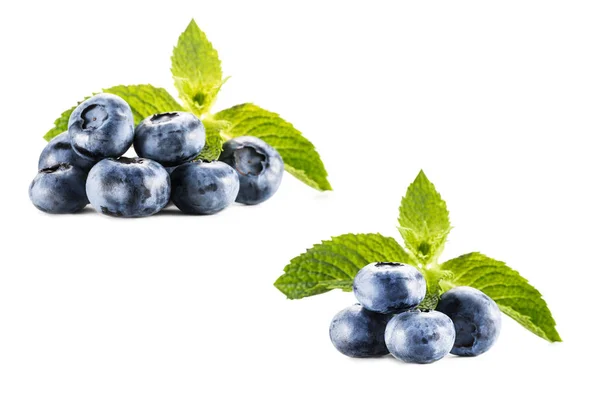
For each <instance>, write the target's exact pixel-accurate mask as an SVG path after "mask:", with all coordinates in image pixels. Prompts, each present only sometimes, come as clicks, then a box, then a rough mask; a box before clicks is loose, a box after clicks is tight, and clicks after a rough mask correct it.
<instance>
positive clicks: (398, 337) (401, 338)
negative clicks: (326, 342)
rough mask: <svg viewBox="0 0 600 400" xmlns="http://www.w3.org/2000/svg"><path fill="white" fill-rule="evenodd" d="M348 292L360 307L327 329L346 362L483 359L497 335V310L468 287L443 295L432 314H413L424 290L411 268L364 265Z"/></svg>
mask: <svg viewBox="0 0 600 400" xmlns="http://www.w3.org/2000/svg"><path fill="white" fill-rule="evenodd" d="M353 289H354V295H355V296H356V298H357V300H358V301H359V302H360V304H355V305H353V306H350V307H348V308H346V309H344V310H342V311H340V312H339V313H338V314H337V315H336V316H335V317H334V318H333V321H331V326H330V327H329V336H330V338H331V342H332V343H333V345H334V346H335V347H336V349H338V350H339V351H340V352H341V353H343V354H345V355H347V356H349V357H377V356H384V355H386V354H388V353H391V354H392V355H393V356H394V357H395V358H397V359H400V360H403V361H405V362H409V363H418V364H429V363H432V362H434V361H438V360H440V359H442V358H443V357H444V356H446V355H447V354H448V353H452V354H455V355H458V356H478V355H480V354H482V353H485V352H486V351H488V350H489V349H490V348H491V347H492V345H493V344H494V343H495V342H496V339H497V338H498V334H499V333H500V320H501V314H500V309H499V308H498V305H496V303H495V302H494V301H493V300H492V299H491V298H489V297H488V296H487V295H485V294H484V293H483V292H481V291H479V290H477V289H474V288H471V287H467V286H457V287H454V288H452V289H450V290H448V291H447V292H445V293H444V294H443V295H442V296H441V298H440V301H439V303H438V305H437V307H436V310H418V309H417V306H418V305H419V303H421V302H422V301H423V299H424V298H425V292H426V290H427V285H426V282H425V278H424V277H423V274H421V272H419V270H417V269H416V268H415V267H412V266H410V265H406V264H400V263H388V262H380V263H372V264H369V265H367V266H366V267H364V268H362V269H361V270H360V271H359V272H358V274H357V275H356V277H355V278H354V283H353Z"/></svg>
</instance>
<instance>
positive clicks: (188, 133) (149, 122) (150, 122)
mask: <svg viewBox="0 0 600 400" xmlns="http://www.w3.org/2000/svg"><path fill="white" fill-rule="evenodd" d="M205 140H206V133H205V131H204V125H203V124H202V121H200V120H199V119H198V117H196V116H195V115H194V114H191V113H187V112H179V111H178V112H169V113H163V114H155V115H152V116H150V117H148V118H146V119H144V120H143V121H142V122H140V124H139V125H138V126H137V127H136V128H135V138H134V140H133V147H134V148H135V151H136V153H137V154H138V156H140V157H145V158H149V159H151V160H154V161H158V162H159V163H161V164H162V165H164V166H165V167H173V166H176V165H179V164H183V163H184V162H186V161H191V160H193V159H194V158H196V157H198V154H200V152H201V151H202V149H203V148H204V142H205Z"/></svg>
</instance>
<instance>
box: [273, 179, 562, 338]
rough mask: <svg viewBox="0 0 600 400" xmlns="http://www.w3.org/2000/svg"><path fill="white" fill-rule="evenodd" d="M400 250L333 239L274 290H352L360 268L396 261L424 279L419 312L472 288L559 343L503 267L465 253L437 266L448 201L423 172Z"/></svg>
mask: <svg viewBox="0 0 600 400" xmlns="http://www.w3.org/2000/svg"><path fill="white" fill-rule="evenodd" d="M398 222H399V225H400V226H399V231H400V235H401V236H402V238H403V242H404V245H401V244H400V243H398V242H397V241H396V240H395V239H393V238H390V237H385V236H382V235H380V234H374V233H371V234H346V235H341V236H336V237H333V238H332V239H331V240H327V241H324V242H322V243H320V244H317V245H315V246H313V247H312V248H310V249H308V250H307V251H306V252H305V253H303V254H301V255H299V256H298V257H296V258H294V259H292V260H291V261H290V263H289V264H288V265H287V266H286V267H285V268H284V274H283V275H281V276H280V277H279V278H278V279H277V281H276V282H275V287H277V289H279V290H280V291H281V292H282V293H283V294H285V295H286V296H287V297H288V298H289V299H301V298H303V297H307V296H313V295H316V294H321V293H325V292H327V291H330V290H332V289H342V290H344V291H351V290H352V281H353V279H354V276H355V275H356V273H357V272H358V271H359V269H360V268H362V267H364V266H365V265H367V264H369V263H372V262H377V261H396V262H402V263H406V264H410V265H413V266H415V267H416V268H418V269H419V270H420V271H421V272H422V273H423V274H424V276H425V278H426V280H427V295H426V297H425V300H424V301H423V302H422V303H421V305H420V307H423V308H435V306H436V305H437V302H438V300H439V297H440V296H441V295H442V294H443V293H444V292H445V291H447V290H449V289H451V288H453V287H454V286H471V287H474V288H476V289H479V290H481V291H483V292H484V293H485V294H487V295H488V296H490V297H491V298H492V299H494V301H496V303H497V304H498V306H499V307H500V309H501V310H502V312H504V313H505V314H506V315H508V316H509V317H511V318H513V319H514V320H515V321H517V322H518V323H519V324H521V325H523V326H524V327H525V328H527V329H528V330H530V331H531V332H533V333H535V334H536V335H538V336H540V337H541V338H543V339H546V340H548V341H550V342H560V341H561V338H560V335H559V334H558V332H557V330H556V322H555V321H554V318H553V317H552V313H551V312H550V310H549V309H548V305H547V304H546V301H545V300H544V299H543V298H542V295H541V293H540V292H539V291H538V290H537V289H535V288H534V287H533V286H532V285H531V284H529V282H528V281H527V280H526V279H525V278H523V277H522V276H521V275H519V273H518V272H517V271H515V270H513V269H511V268H510V267H508V266H507V265H506V264H505V263H504V262H502V261H498V260H494V259H492V258H490V257H487V256H485V255H483V254H481V253H468V254H465V255H462V256H460V257H457V258H454V259H451V260H448V261H446V262H443V263H441V264H440V263H439V257H440V254H441V252H442V251H443V249H444V244H445V243H446V239H447V237H448V233H449V232H450V229H451V226H450V219H449V213H448V210H447V208H446V202H445V201H444V200H443V199H442V197H441V196H440V194H439V193H438V192H437V190H436V189H435V186H434V185H433V183H431V181H429V179H427V176H426V175H425V173H423V171H421V172H419V174H418V175H417V177H416V179H415V180H414V182H413V183H412V184H411V185H410V186H409V187H408V190H407V192H406V195H405V196H404V197H403V199H402V202H401V205H400V216H399V218H398Z"/></svg>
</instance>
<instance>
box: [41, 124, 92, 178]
mask: <svg viewBox="0 0 600 400" xmlns="http://www.w3.org/2000/svg"><path fill="white" fill-rule="evenodd" d="M61 163H64V164H71V165H74V166H76V167H79V168H81V169H83V170H84V171H85V172H87V171H89V170H90V168H92V167H93V166H94V164H95V161H92V160H88V159H86V158H83V157H81V156H79V155H78V154H77V153H75V151H74V150H73V147H71V139H70V138H69V133H68V132H63V133H61V134H60V135H58V136H56V137H55V138H53V139H52V140H51V141H50V142H48V144H47V145H46V147H44V150H42V154H40V159H39V161H38V169H44V168H50V167H52V166H53V165H56V164H61Z"/></svg>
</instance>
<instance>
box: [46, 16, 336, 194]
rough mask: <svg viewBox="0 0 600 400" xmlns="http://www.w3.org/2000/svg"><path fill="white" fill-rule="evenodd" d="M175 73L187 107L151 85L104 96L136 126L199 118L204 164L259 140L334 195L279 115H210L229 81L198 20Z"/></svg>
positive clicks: (237, 111) (176, 54) (182, 45)
mask: <svg viewBox="0 0 600 400" xmlns="http://www.w3.org/2000/svg"><path fill="white" fill-rule="evenodd" d="M171 72H172V74H173V80H174V83H175V88H176V89H177V92H178V93H179V97H180V99H181V101H182V102H183V104H179V103H178V102H177V100H175V99H174V98H173V97H172V96H171V95H170V94H169V93H168V92H167V91H166V90H165V89H162V88H156V87H154V86H152V85H148V84H145V85H120V86H114V87H111V88H108V89H104V90H102V91H103V92H106V93H112V94H116V95H118V96H120V97H122V98H123V99H124V100H125V101H126V102H128V103H129V105H130V106H131V109H132V111H133V116H134V120H135V123H136V124H137V123H139V122H140V121H141V120H142V119H143V118H145V117H147V116H150V115H152V114H156V113H161V112H168V111H189V112H192V113H194V114H196V115H197V116H198V117H199V118H201V119H202V120H203V122H204V124H205V127H206V145H205V147H204V149H203V151H202V153H201V154H200V156H199V157H198V158H200V159H202V160H206V161H211V160H216V159H218V158H219V155H220V154H221V151H222V145H223V142H224V141H225V140H227V139H230V138H232V137H237V136H242V135H251V136H257V137H259V138H261V139H262V140H264V141H265V142H267V143H269V144H270V145H271V146H273V147H274V148H275V149H277V151H278V152H279V153H280V154H281V157H282V158H283V161H284V163H285V168H286V170H287V171H288V172H289V173H290V174H292V175H293V176H295V177H296V178H298V179H299V180H301V181H302V182H304V183H306V184H307V185H309V186H311V187H313V188H315V189H317V190H331V185H330V184H329V181H328V180H327V171H326V170H325V166H324V165H323V162H322V161H321V157H320V155H319V153H317V151H316V149H315V146H314V145H313V144H312V143H311V142H310V141H309V140H308V139H307V138H306V137H304V136H302V134H301V133H300V132H299V131H298V130H297V129H296V128H294V126H293V125H292V124H290V123H289V122H287V121H285V120H284V119H283V118H281V117H280V116H279V115H277V114H275V113H272V112H270V111H267V110H264V109H262V108H260V107H258V106H256V105H253V104H249V103H247V104H241V105H238V106H234V107H231V108H228V109H226V110H223V111H220V112H217V113H215V114H211V107H212V105H213V103H214V101H215V99H216V97H217V95H218V93H219V91H220V89H221V86H222V85H223V84H224V83H225V82H226V81H227V78H223V73H222V70H221V60H220V59H219V54H218V53H217V50H215V48H214V47H213V46H212V44H211V43H210V42H209V41H208V39H207V37H206V35H205V34H204V32H202V31H201V30H200V28H199V27H198V25H197V24H196V22H195V21H194V20H192V21H191V22H190V23H189V25H188V26H187V28H186V30H185V31H184V32H183V33H182V34H181V35H180V36H179V39H178V41H177V45H176V46H175V47H174V49H173V55H172V57H171ZM82 101H83V100H82ZM74 109H75V106H74V107H72V108H70V109H68V110H67V111H65V112H63V113H62V114H61V115H60V117H58V118H57V119H56V120H55V121H54V127H53V128H52V129H50V130H49V131H48V132H47V133H46V134H45V135H44V139H46V140H48V141H49V140H51V139H52V138H53V137H55V136H57V135H59V134H60V133H62V132H64V131H66V130H67V128H68V122H69V116H70V115H71V113H72V112H73V110H74Z"/></svg>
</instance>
